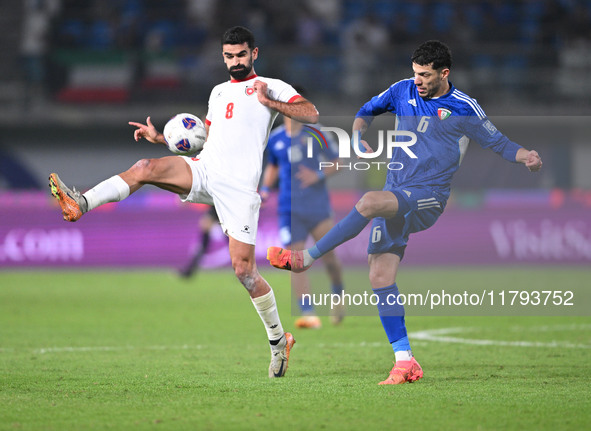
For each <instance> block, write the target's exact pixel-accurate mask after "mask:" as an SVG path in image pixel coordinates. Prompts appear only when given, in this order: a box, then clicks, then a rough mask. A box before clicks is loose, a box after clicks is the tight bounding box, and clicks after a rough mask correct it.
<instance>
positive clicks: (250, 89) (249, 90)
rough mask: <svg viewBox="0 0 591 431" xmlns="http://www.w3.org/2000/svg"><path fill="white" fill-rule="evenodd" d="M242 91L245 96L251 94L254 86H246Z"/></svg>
mask: <svg viewBox="0 0 591 431" xmlns="http://www.w3.org/2000/svg"><path fill="white" fill-rule="evenodd" d="M244 92H245V93H246V95H247V96H252V95H253V94H254V87H246V88H245V89H244Z"/></svg>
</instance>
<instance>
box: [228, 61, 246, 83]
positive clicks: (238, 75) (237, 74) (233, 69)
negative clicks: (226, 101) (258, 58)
mask: <svg viewBox="0 0 591 431" xmlns="http://www.w3.org/2000/svg"><path fill="white" fill-rule="evenodd" d="M251 70H252V57H251V59H250V60H249V61H248V62H246V64H237V65H235V66H230V67H229V68H228V72H230V76H231V77H232V78H234V79H238V80H240V79H244V78H246V77H247V76H248V74H249V73H250V72H251Z"/></svg>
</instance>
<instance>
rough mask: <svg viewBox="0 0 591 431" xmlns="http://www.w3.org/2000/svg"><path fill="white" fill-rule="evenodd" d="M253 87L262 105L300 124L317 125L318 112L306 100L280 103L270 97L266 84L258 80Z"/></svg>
mask: <svg viewBox="0 0 591 431" xmlns="http://www.w3.org/2000/svg"><path fill="white" fill-rule="evenodd" d="M253 87H254V89H255V91H256V92H257V97H258V99H259V102H261V104H263V105H265V106H266V107H268V108H271V109H273V110H275V111H277V112H279V113H280V114H282V115H285V116H286V117H289V118H293V119H294V120H296V121H299V122H300V123H317V122H318V116H319V114H318V110H317V109H316V107H315V106H314V105H313V104H312V103H311V102H310V101H309V100H307V99H306V98H304V97H300V98H298V99H297V100H295V101H294V102H292V103H285V102H280V101H278V100H273V99H271V98H270V97H269V92H268V86H267V83H266V82H263V81H259V80H256V81H255V82H254V83H253Z"/></svg>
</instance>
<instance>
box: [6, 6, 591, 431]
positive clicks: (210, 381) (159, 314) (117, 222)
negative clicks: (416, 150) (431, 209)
mask: <svg viewBox="0 0 591 431" xmlns="http://www.w3.org/2000/svg"><path fill="white" fill-rule="evenodd" d="M590 11H591V2H590V1H576V0H545V1H541V0H530V1H505V0H498V1H434V0H413V1H410V0H409V1H403V0H392V1H385V0H375V1H371V0H366V1H361V0H355V1H352V0H308V1H305V2H304V1H285V0H273V1H255V0H244V1H239V0H235V1H227V0H226V1H222V0H217V1H216V0H191V1H189V0H186V1H181V0H167V1H156V0H88V1H84V2H83V1H75V0H61V1H59V0H0V25H1V28H2V36H1V37H0V52H1V53H2V57H1V61H0V131H1V133H0V406H2V407H1V408H0V430H14V429H22V430H39V429H43V430H60V431H63V430H86V429H125V430H128V429H134V430H135V429H139V430H143V429H146V430H148V429H150V430H152V429H156V428H157V429H160V430H174V431H177V430H181V429H188V430H195V429H212V430H213V429H219V430H228V429H236V430H242V429H263V428H268V427H269V425H270V424H271V425H274V424H275V423H276V422H277V419H276V418H277V417H280V419H279V421H280V423H281V426H282V427H285V428H287V429H304V430H310V429H325V430H332V429H335V430H339V431H342V430H359V429H368V430H370V429H390V428H395V427H400V426H406V427H408V426H412V427H413V428H415V429H417V430H418V429H434V430H441V429H450V430H451V429H453V430H474V429H482V430H498V429H502V430H518V431H522V430H530V429H532V430H533V429H535V430H552V431H555V430H563V429H572V430H580V429H587V428H588V424H589V423H590V422H591V413H590V412H591V405H590V404H591V403H590V397H589V383H590V381H591V379H590V376H591V373H590V372H589V370H590V369H591V367H590V364H589V348H590V347H591V342H590V338H591V337H590V335H589V334H590V331H591V324H590V321H589V316H588V315H589V310H591V306H590V304H591V300H589V294H588V292H589V289H588V287H589V275H590V274H589V272H590V271H589V268H590V266H589V263H590V261H591V217H589V215H590V207H591V192H590V190H591V172H590V171H589V169H588V166H589V165H590V164H591V146H590V145H589V136H591V133H589V130H588V129H589V128H590V127H591V126H590V124H591V122H590V121H589V114H590V113H591V102H590V100H591V98H590V96H591V83H590V81H589V79H588V75H589V72H588V71H589V65H590V64H591V55H590V54H591V25H590V24H591V18H590ZM235 24H244V25H247V26H249V27H250V28H252V29H253V30H254V32H255V33H256V36H257V38H258V44H259V46H260V48H261V57H260V59H259V61H258V62H257V64H256V70H257V72H258V73H260V74H262V75H269V76H277V77H279V78H283V79H285V80H287V81H291V82H294V83H298V84H301V85H304V86H306V87H307V88H308V89H309V91H310V94H311V99H312V100H313V101H314V102H315V104H316V105H317V106H318V108H319V110H320V112H321V113H322V115H323V117H322V121H323V123H325V124H330V125H340V126H341V127H343V128H345V129H346V130H348V128H349V127H350V124H351V119H352V116H353V115H354V113H355V112H356V111H357V109H358V108H359V106H360V104H361V103H362V102H364V101H365V100H366V99H367V98H368V97H370V96H372V95H374V94H377V93H378V92H380V91H382V90H383V89H385V88H386V87H387V86H389V85H390V84H391V83H392V82H393V81H396V80H398V79H400V78H404V77H408V76H410V75H411V68H410V65H409V60H408V59H409V55H410V53H411V52H412V50H413V48H414V47H415V46H416V45H417V44H418V43H420V42H422V41H424V40H426V39H429V38H435V37H437V38H440V39H442V40H444V41H446V42H448V43H449V44H450V46H451V48H452V50H453V52H454V54H455V66H454V68H453V72H452V77H453V78H452V81H453V83H454V84H456V85H457V86H458V87H459V88H460V89H462V90H463V91H465V92H467V93H468V94H470V95H471V96H473V97H475V98H477V99H478V101H479V102H480V103H481V104H482V106H483V107H484V109H485V110H486V112H487V113H488V114H489V116H491V118H492V119H493V121H494V123H495V124H496V125H497V126H498V127H499V128H500V129H501V130H502V131H504V132H505V133H506V134H507V135H508V136H509V137H510V138H512V139H514V140H515V141H517V142H519V143H521V144H523V145H525V146H528V147H532V148H536V149H537V150H539V151H540V153H541V155H542V157H543V160H544V168H543V170H542V172H540V173H539V174H535V175H532V174H529V173H528V172H527V171H526V170H525V169H524V168H523V167H519V166H514V165H510V164H508V163H505V162H504V161H503V160H502V159H500V158H499V157H497V156H495V155H494V154H492V153H490V152H487V151H484V150H481V149H480V148H479V147H478V146H477V145H476V146H471V148H470V149H469V150H468V153H467V155H466V158H465V160H464V163H463V165H462V167H461V169H460V170H459V172H458V174H457V175H456V177H455V178H454V184H453V186H454V193H453V195H452V198H451V200H450V202H449V205H448V208H447V209H446V212H445V214H444V215H443V216H442V217H441V219H440V220H439V221H438V223H437V225H436V226H434V227H433V228H432V229H430V230H429V231H428V232H426V233H424V235H423V234H417V235H416V236H413V238H412V242H411V247H409V250H408V251H407V256H406V258H405V263H404V265H402V266H401V269H400V271H399V274H398V276H397V281H398V283H399V284H400V287H401V292H405V293H407V294H408V293H424V292H425V291H427V289H432V291H435V290H438V291H440V292H441V291H443V290H445V291H446V292H448V293H450V292H461V291H470V292H482V291H483V290H486V291H487V292H489V293H492V292H493V291H494V292H495V293H499V292H501V291H502V292H505V291H507V292H506V293H507V294H509V290H515V291H520V292H524V291H527V290H535V289H537V290H541V291H553V292H556V291H574V292H576V294H577V296H576V301H575V302H576V304H575V305H576V307H572V308H568V307H544V308H543V309H542V308H540V307H526V306H516V307H508V306H507V307H504V306H503V307H496V308H494V309H493V307H491V309H490V310H486V309H485V307H482V306H479V307H476V308H474V307H468V308H459V307H455V306H454V307H448V308H445V309H444V308H441V309H439V310H438V312H435V311H433V312H431V311H429V310H428V309H419V310H417V308H418V307H415V309H412V310H410V312H409V313H408V315H407V322H408V328H409V331H410V333H409V335H410V338H411V342H412V346H413V352H414V354H415V355H416V356H417V358H418V359H419V360H420V362H421V365H422V366H423V368H424V370H425V378H424V379H422V380H421V382H420V383H419V384H414V385H403V386H397V387H388V388H384V387H379V388H378V387H377V385H376V383H377V382H378V381H379V380H381V379H383V378H384V377H385V376H386V375H387V372H388V370H389V369H390V367H391V363H390V361H391V360H392V350H391V348H390V346H389V345H388V344H387V342H386V341H385V339H384V333H383V329H382V327H381V325H380V321H379V319H378V318H377V316H375V314H376V311H375V308H374V307H372V309H371V311H370V310H365V311H363V312H362V311H361V310H359V308H360V307H356V308H355V309H354V308H353V307H350V308H349V309H348V313H349V316H348V317H347V318H346V319H345V321H344V323H343V324H342V325H340V326H333V325H331V324H329V323H328V318H327V317H324V316H325V315H327V314H328V311H327V310H319V312H320V313H323V314H322V320H323V322H325V324H324V326H323V328H322V330H320V331H303V330H298V329H292V328H293V322H294V318H293V317H292V316H290V310H289V307H288V303H289V301H290V299H291V298H292V297H293V296H292V295H291V292H290V289H289V286H290V278H289V274H287V273H285V272H281V271H276V270H273V269H272V268H268V266H267V265H266V263H265V261H264V257H263V256H264V252H265V247H266V245H267V244H268V243H271V242H273V243H276V242H277V239H276V216H275V212H274V208H273V202H271V204H270V205H268V206H267V207H266V208H264V209H263V211H262V213H261V228H260V230H259V231H260V233H261V236H259V238H258V244H257V250H258V252H259V256H258V257H259V258H260V263H261V265H260V268H261V269H262V271H263V272H264V275H265V277H266V279H267V280H269V282H270V283H271V285H272V286H273V288H274V291H275V295H276V297H277V301H278V305H279V307H280V308H281V316H282V322H283V325H284V327H285V328H286V330H290V331H291V330H293V331H294V334H295V335H296V337H297V340H298V343H297V344H296V348H295V349H294V351H293V357H292V359H291V360H290V365H289V375H288V377H287V378H286V379H272V380H270V379H268V378H267V376H266V374H267V373H266V367H267V364H268V351H267V350H266V348H265V343H266V340H265V334H264V331H262V328H261V323H260V321H259V319H257V318H256V316H255V315H254V312H253V310H252V306H251V304H250V302H249V301H248V300H247V295H246V293H245V292H244V291H243V289H242V288H241V287H240V285H239V283H238V281H237V280H236V279H235V277H234V275H233V274H232V272H231V270H230V269H229V267H228V262H227V249H226V245H225V240H224V238H223V236H222V235H221V234H220V232H219V231H218V232H216V233H214V241H213V246H214V247H213V250H212V251H213V253H212V254H211V255H210V256H208V257H207V259H206V260H205V262H204V265H205V266H207V267H210V268H211V267H220V269H219V270H207V271H201V272H199V273H198V274H197V275H196V277H195V278H192V279H190V280H185V279H181V278H180V277H178V276H177V274H176V273H175V272H174V271H173V270H172V269H175V268H179V267H180V266H182V265H183V264H184V263H185V261H186V259H187V257H188V254H189V253H190V251H191V249H192V248H193V247H196V246H197V245H198V241H199V232H198V227H197V226H198V224H197V220H198V217H199V215H200V214H201V212H203V211H204V210H205V209H204V208H202V207H201V206H198V205H181V204H180V203H179V201H178V199H177V198H176V197H175V196H174V195H172V194H169V193H164V192H159V191H157V190H156V189H154V188H148V187H146V188H145V190H142V191H141V192H138V193H137V194H136V195H134V196H132V197H131V198H129V199H127V200H125V201H124V202H122V203H120V204H111V205H106V206H104V207H101V208H100V209H97V210H96V211H93V212H92V213H91V214H88V215H87V216H85V217H84V219H83V220H82V221H80V222H78V223H74V224H70V223H65V222H63V221H62V220H61V216H60V213H59V208H58V206H57V205H56V203H55V202H54V201H53V199H52V198H51V197H50V195H49V191H48V189H47V185H46V181H47V176H48V174H49V173H50V172H52V171H55V172H59V173H60V175H61V176H62V177H63V179H64V180H65V181H66V183H68V184H75V185H76V186H78V187H79V188H80V189H86V188H88V187H91V186H93V185H94V184H95V183H97V182H98V181H100V180H102V179H104V178H105V177H106V176H109V175H112V174H115V173H118V172H120V171H122V170H124V169H126V168H128V167H129V166H130V165H131V164H132V163H134V162H135V161H136V160H137V159H138V158H141V157H160V156H163V155H168V153H167V151H166V150H165V149H163V148H157V147H154V146H151V145H149V144H147V143H136V142H134V141H133V140H132V138H131V133H132V129H131V128H130V127H129V126H128V125H127V121H129V120H138V121H142V120H144V119H145V117H146V116H147V115H151V116H152V117H153V119H154V121H155V124H157V125H158V126H160V127H162V126H163V124H164V122H165V121H166V119H167V118H169V117H170V116H171V115H172V114H173V113H177V112H185V111H189V112H194V113H195V114H198V115H200V116H203V115H204V114H205V110H206V100H207V97H208V95H209V91H210V89H211V87H212V85H213V84H216V83H218V82H220V81H222V80H224V79H226V78H227V74H226V71H225V70H224V67H223V63H222V62H221V61H220V60H221V59H220V55H219V36H220V33H221V31H223V30H224V29H225V28H226V27H229V26H231V25H235ZM382 117H384V118H379V119H378V120H376V121H378V124H377V125H380V124H388V122H389V121H391V118H388V117H385V116H382ZM380 122H383V123H380ZM390 124H391V123H390ZM381 181H382V178H381V177H380V173H379V172H375V173H370V174H367V173H363V172H362V173H359V174H358V175H353V174H351V173H347V172H343V173H341V174H339V175H338V176H336V177H334V178H331V179H330V186H331V188H332V199H333V203H334V208H335V211H336V212H337V217H339V216H340V214H342V213H343V212H344V211H347V210H348V209H349V208H351V206H352V205H353V204H354V203H355V201H356V199H357V198H358V196H359V194H360V193H362V192H363V191H364V190H366V189H375V188H379V187H381ZM364 235H367V233H364V234H362V235H361V237H360V238H357V239H356V240H355V241H351V242H350V243H348V244H347V245H346V246H343V247H341V248H339V249H338V254H339V256H340V257H341V259H343V260H344V261H345V262H346V263H347V264H346V266H345V270H346V274H345V277H346V282H347V285H346V288H347V291H348V292H351V291H353V292H355V289H361V290H365V289H368V283H367V267H366V264H365V259H364V250H365V247H366V236H364ZM94 269H96V270H94ZM308 274H310V277H311V280H312V284H313V286H312V287H313V289H315V291H316V292H322V293H325V292H327V290H328V289H327V287H328V286H327V282H326V274H325V273H324V271H323V269H322V267H321V266H320V265H317V268H314V269H312V270H310V271H308ZM579 294H581V295H579ZM487 298H488V296H487ZM496 305H498V304H496ZM291 308H292V313H294V314H297V306H295V305H294V304H293V303H292V307H291ZM408 310H409V308H408V307H407V311H408ZM367 314H373V315H372V317H371V318H363V317H360V316H361V315H367ZM358 316H359V317H358ZM277 412H280V413H279V415H278V413H277ZM565 412H568V414H565Z"/></svg>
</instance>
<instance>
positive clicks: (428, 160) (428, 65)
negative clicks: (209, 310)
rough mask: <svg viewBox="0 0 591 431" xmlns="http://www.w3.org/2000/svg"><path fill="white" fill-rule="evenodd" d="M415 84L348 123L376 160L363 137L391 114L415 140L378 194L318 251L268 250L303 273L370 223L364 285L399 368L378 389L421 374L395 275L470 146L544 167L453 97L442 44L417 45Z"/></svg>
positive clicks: (470, 102)
mask: <svg viewBox="0 0 591 431" xmlns="http://www.w3.org/2000/svg"><path fill="white" fill-rule="evenodd" d="M411 60H412V68H413V71H414V78H410V79H404V80H401V81H398V82H396V83H395V84H393V85H392V86H390V88H388V89H387V90H385V91H384V92H383V93H381V94H379V95H377V96H375V97H373V98H372V99H371V100H370V101H369V102H367V103H366V104H365V105H363V106H362V107H361V109H360V110H359V112H358V113H357V115H356V117H355V120H354V122H353V139H352V145H354V147H355V146H359V147H360V149H361V148H362V151H364V152H373V150H372V149H371V147H370V146H369V145H368V144H367V142H365V141H362V140H361V139H360V137H361V136H362V135H363V134H364V133H365V132H366V131H367V129H368V127H369V126H370V124H371V122H372V120H373V118H374V117H376V116H378V115H380V114H383V113H385V112H392V113H394V114H396V123H397V129H398V130H401V131H408V132H412V133H413V134H414V136H415V137H416V143H414V144H412V145H411V143H410V141H409V140H408V137H406V138H405V139H404V140H403V141H406V143H407V145H405V142H399V141H397V143H398V144H399V146H398V147H395V148H394V149H393V152H392V159H391V160H392V162H391V164H392V165H393V166H394V167H395V170H394V169H392V170H389V171H388V175H387V179H386V185H385V186H384V188H383V190H382V191H371V192H367V193H365V194H364V195H363V197H362V198H361V199H360V200H359V202H357V204H356V205H355V208H353V210H352V211H351V212H350V213H349V214H348V215H347V216H346V217H345V218H344V219H343V220H341V221H340V222H339V223H338V224H337V225H336V226H335V227H334V228H333V229H331V230H330V231H329V232H328V233H327V234H326V235H325V236H324V237H323V238H322V239H320V240H319V241H318V242H317V243H316V245H314V246H313V247H312V248H309V249H307V250H303V251H296V250H295V249H294V250H284V249H281V248H279V247H271V248H269V250H268V251H267V257H268V258H269V260H270V262H271V264H272V265H273V266H275V267H277V268H281V269H288V270H291V271H296V272H301V271H304V270H306V269H307V268H308V267H310V265H312V263H313V262H314V261H315V260H316V259H318V258H319V257H321V256H323V255H324V254H325V253H327V252H328V251H330V250H333V249H334V248H335V247H337V246H338V245H339V244H342V243H343V242H345V241H347V240H349V239H351V238H353V237H355V236H357V235H358V234H359V233H360V232H361V231H362V230H363V229H364V228H365V226H367V224H368V223H369V222H370V220H372V219H373V222H372V227H371V233H370V240H369V241H370V242H369V247H368V255H369V258H368V260H369V280H370V283H371V286H372V288H373V291H374V293H375V295H377V297H378V313H379V315H380V319H381V321H382V325H383V327H384V330H385V332H386V335H387V336H388V340H389V342H390V343H391V345H392V348H393V349H394V354H395V358H396V362H395V364H394V367H393V368H392V371H391V372H390V375H389V376H388V378H387V379H386V380H384V381H382V382H381V383H380V384H386V385H389V384H401V383H405V382H414V381H416V380H418V379H420V378H421V377H423V370H422V368H421V366H420V365H419V363H418V362H417V361H416V360H415V358H414V357H413V354H412V351H411V348H410V343H409V340H408V336H407V331H406V324H405V321H404V307H403V306H399V305H397V304H396V302H395V301H392V298H396V297H397V295H398V287H397V285H396V272H397V270H398V265H399V264H400V261H401V260H402V258H403V256H404V250H405V248H406V245H407V241H408V238H409V235H410V234H411V233H414V232H419V231H422V230H425V229H428V228H429V227H431V226H432V225H433V224H434V223H435V221H436V220H437V219H438V217H439V216H440V215H441V213H442V212H443V210H444V208H445V205H446V203H447V200H448V198H449V195H450V185H451V179H452V176H453V174H454V173H455V172H456V170H457V169H458V167H459V165H460V163H461V161H462V158H463V156H464V154H465V152H466V150H467V147H468V143H469V142H470V141H472V140H473V141H476V142H477V143H478V144H479V145H480V146H482V147H483V148H490V149H491V150H493V151H494V152H495V153H497V154H499V155H500V156H502V157H503V158H504V159H506V160H507V161H509V162H514V163H522V164H524V165H525V166H526V167H527V168H528V169H529V170H530V171H533V172H535V171H538V170H540V169H541V167H542V160H541V158H540V156H539V155H538V153H537V152H536V151H529V150H526V149H525V148H523V147H521V146H519V145H518V144H516V143H514V142H512V141H510V140H509V139H508V138H507V137H505V136H504V135H503V134H502V133H500V132H499V131H498V130H497V129H496V127H495V126H494V125H493V124H492V123H491V122H490V120H489V119H488V118H487V117H486V115H485V113H484V111H483V110H482V108H481V107H480V106H479V105H478V103H477V102H476V100H474V99H472V98H470V97H469V96H467V95H466V94H465V93H462V92H461V91H459V90H457V89H456V88H455V87H454V86H453V84H452V83H451V82H450V81H449V80H448V77H449V73H450V68H451V64H452V58H451V52H450V50H449V48H448V47H447V46H446V45H445V44H443V43H441V42H439V41H427V42H425V43H423V44H422V45H420V46H419V47H418V48H417V49H416V50H415V52H414V53H413V55H412V57H411Z"/></svg>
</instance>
